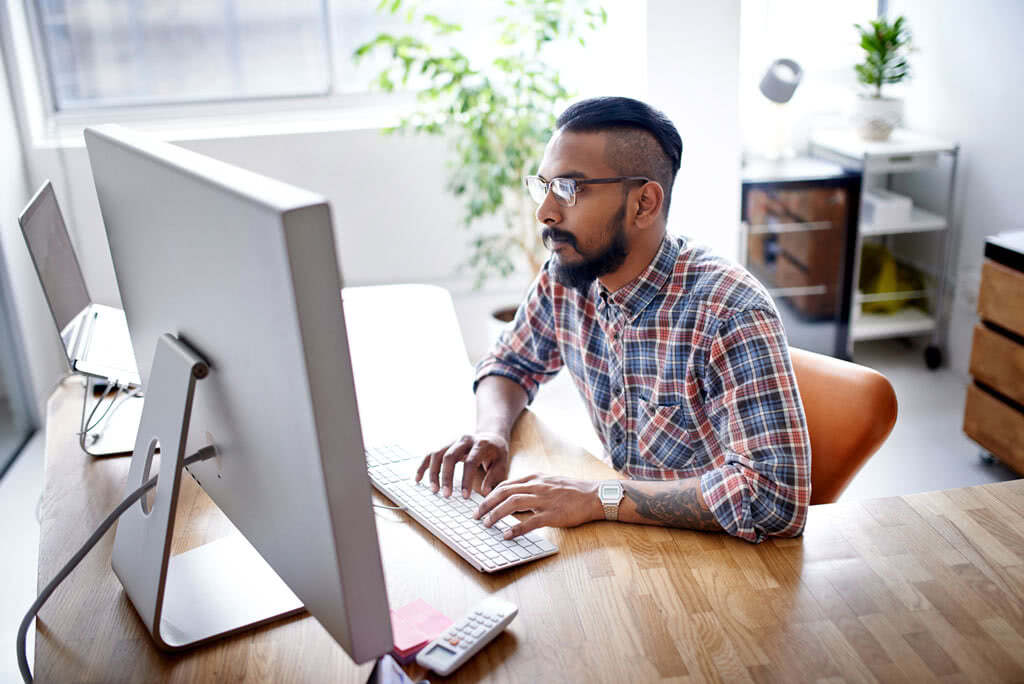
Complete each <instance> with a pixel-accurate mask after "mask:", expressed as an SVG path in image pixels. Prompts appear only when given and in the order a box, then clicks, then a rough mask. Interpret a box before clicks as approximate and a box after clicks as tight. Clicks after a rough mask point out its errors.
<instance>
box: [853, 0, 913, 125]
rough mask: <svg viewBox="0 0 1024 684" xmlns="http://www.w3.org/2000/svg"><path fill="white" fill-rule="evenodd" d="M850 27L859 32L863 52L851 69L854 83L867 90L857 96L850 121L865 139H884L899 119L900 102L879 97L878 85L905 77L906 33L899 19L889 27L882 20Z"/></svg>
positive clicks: (883, 19)
mask: <svg viewBox="0 0 1024 684" xmlns="http://www.w3.org/2000/svg"><path fill="white" fill-rule="evenodd" d="M854 26H855V27H856V29H857V30H858V31H859V32H860V46H861V47H862V48H863V49H864V52H865V57H864V62H863V63H861V64H857V65H856V66H854V69H855V70H856V72H857V80H858V81H860V82H861V83H863V84H864V85H866V86H868V87H869V88H870V89H871V90H870V92H867V93H862V94H861V95H860V97H858V99H857V110H856V113H855V115H854V120H855V122H856V124H857V129H858V132H859V133H860V135H861V137H862V138H864V139H865V140H872V141H884V140H888V139H889V136H890V135H891V134H892V131H893V129H894V128H895V127H896V126H897V125H899V123H900V122H901V121H902V119H903V100H902V98H897V97H882V86H883V85H884V84H886V83H899V82H901V81H903V80H904V79H906V78H907V77H908V76H909V74H910V67H909V65H908V64H907V54H908V53H909V52H910V51H911V49H912V48H911V44H910V31H909V29H908V28H907V22H906V19H905V18H904V17H902V16H900V17H896V19H895V20H894V21H893V22H892V23H891V24H890V23H889V22H888V21H886V19H885V18H884V17H883V18H880V19H876V20H874V21H872V22H870V24H869V25H868V26H867V27H865V26H862V25H860V24H854Z"/></svg>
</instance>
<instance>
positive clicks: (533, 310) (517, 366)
mask: <svg viewBox="0 0 1024 684" xmlns="http://www.w3.org/2000/svg"><path fill="white" fill-rule="evenodd" d="M562 365H563V361H562V355H561V353H560V352H559V349H558V340H557V338H556V335H555V319H554V313H553V307H552V302H551V275H550V274H549V273H548V271H547V269H546V268H544V269H542V270H541V272H540V275H538V276H537V278H536V279H535V280H534V282H533V284H532V285H531V286H530V290H529V293H528V295H527V297H526V298H525V299H524V300H523V303H522V304H521V305H520V306H519V310H518V311H516V316H515V319H514V320H513V321H512V323H511V324H510V325H508V326H506V327H505V329H504V330H503V331H502V333H501V335H500V336H499V337H498V341H497V342H496V343H495V345H494V347H493V348H492V349H491V351H490V353H488V354H487V356H485V357H484V358H483V359H481V360H480V362H479V363H478V364H477V366H476V375H475V377H474V380H473V391H476V388H477V386H478V385H479V384H480V381H481V380H483V379H484V378H485V377H487V376H488V375H501V376H503V377H506V378H509V379H511V380H514V381H515V382H517V383H519V385H520V386H521V387H522V388H523V389H524V390H525V391H526V395H527V398H528V401H529V402H532V401H533V397H534V396H535V395H536V393H537V388H538V387H540V385H541V384H543V383H545V382H547V381H548V380H550V379H551V378H553V377H554V376H555V374H557V373H558V371H559V370H560V369H561V368H562Z"/></svg>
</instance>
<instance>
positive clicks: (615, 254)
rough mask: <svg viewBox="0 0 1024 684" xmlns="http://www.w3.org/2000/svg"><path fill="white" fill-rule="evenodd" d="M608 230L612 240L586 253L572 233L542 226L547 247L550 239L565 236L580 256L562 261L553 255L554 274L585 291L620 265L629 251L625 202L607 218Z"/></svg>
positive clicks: (566, 240)
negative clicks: (580, 258)
mask: <svg viewBox="0 0 1024 684" xmlns="http://www.w3.org/2000/svg"><path fill="white" fill-rule="evenodd" d="M608 227H609V228H610V230H609V232H610V233H611V234H612V239H611V242H609V243H608V246H607V247H605V248H604V249H603V250H601V251H600V252H598V253H597V254H595V255H594V256H591V257H588V256H586V255H584V254H583V253H582V252H580V251H579V248H578V247H577V245H576V238H575V236H573V235H572V234H571V233H567V232H565V231H562V230H559V229H557V228H545V229H544V230H543V232H542V233H541V239H542V240H543V241H544V244H545V245H546V246H547V247H548V248H549V249H550V247H551V245H550V241H551V240H564V241H565V242H566V243H568V244H569V245H571V246H572V248H573V249H575V250H576V251H577V252H578V253H579V254H580V255H581V256H583V261H581V262H580V263H578V264H565V263H562V261H561V259H560V258H559V257H558V255H557V254H556V255H555V258H554V261H553V265H554V275H555V280H557V281H558V282H559V283H561V284H562V285H565V286H566V287H571V288H573V289H575V290H577V291H579V292H586V291H587V290H588V289H590V285H591V283H593V282H594V281H595V280H597V279H598V278H599V277H601V276H603V275H607V274H609V273H612V272H613V271H615V270H616V269H618V268H619V266H622V264H623V262H625V261H626V257H627V256H628V255H629V250H628V249H627V245H626V205H625V203H623V205H622V207H621V208H619V211H618V212H617V213H616V214H615V216H613V217H612V219H611V221H609V222H608Z"/></svg>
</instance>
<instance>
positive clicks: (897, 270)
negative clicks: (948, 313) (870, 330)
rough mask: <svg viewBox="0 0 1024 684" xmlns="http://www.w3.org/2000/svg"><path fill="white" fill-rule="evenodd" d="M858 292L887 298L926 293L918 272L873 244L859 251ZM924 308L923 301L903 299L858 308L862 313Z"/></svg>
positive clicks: (922, 279) (922, 276) (866, 304)
mask: <svg viewBox="0 0 1024 684" xmlns="http://www.w3.org/2000/svg"><path fill="white" fill-rule="evenodd" d="M859 286H860V291H861V292H862V293H864V294H868V295H874V294H890V293H900V292H911V291H921V290H924V289H925V287H926V286H925V282H924V275H923V274H922V273H921V271H919V270H918V269H916V268H914V267H913V266H909V265H907V264H901V263H899V262H898V261H896V259H895V257H893V255H892V252H890V251H889V250H888V249H886V248H885V247H883V246H882V245H876V244H872V243H865V244H864V245H863V248H862V250H861V267H860V283H859ZM910 305H914V306H918V307H920V308H926V300H925V299H924V298H923V297H918V298H914V299H907V298H905V297H900V298H895V299H890V300H884V301H879V302H864V303H863V304H861V307H862V311H863V312H864V313H874V314H878V313H895V312H897V311H900V310H902V309H904V308H906V307H907V306H910Z"/></svg>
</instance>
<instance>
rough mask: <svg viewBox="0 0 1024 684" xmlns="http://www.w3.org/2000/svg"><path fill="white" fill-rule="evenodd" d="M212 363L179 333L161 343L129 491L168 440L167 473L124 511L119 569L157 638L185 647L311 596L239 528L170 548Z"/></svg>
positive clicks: (114, 561) (169, 646) (164, 451)
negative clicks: (195, 411)
mask: <svg viewBox="0 0 1024 684" xmlns="http://www.w3.org/2000/svg"><path fill="white" fill-rule="evenodd" d="M208 373H209V366H208V365H207V364H206V362H205V361H203V360H202V359H201V358H199V356H197V355H196V354H195V353H194V352H193V351H192V350H190V349H189V348H188V347H186V346H185V345H184V344H183V343H181V342H180V341H179V340H178V339H176V338H175V337H173V336H171V335H167V334H165V335H163V336H162V337H161V338H160V339H159V341H158V342H157V349H156V353H155V354H154V357H153V367H152V371H151V373H150V376H149V383H148V386H147V388H146V404H145V407H144V408H143V411H142V421H141V423H140V425H139V434H138V437H137V438H136V441H135V451H134V452H133V454H132V463H131V468H130V470H129V473H128V483H127V485H126V488H125V494H126V495H127V494H130V493H131V492H133V491H135V490H136V489H137V488H138V487H140V486H141V485H142V484H143V483H144V482H145V481H146V480H147V479H149V477H150V472H149V471H150V465H151V464H152V460H153V456H154V453H155V451H156V448H157V445H158V444H159V447H160V454H161V459H160V461H161V462H160V477H159V479H158V480H157V487H156V494H155V498H154V500H153V504H152V507H151V508H148V507H147V504H146V500H147V497H145V496H144V497H143V498H142V499H141V500H140V501H139V503H138V504H136V505H133V506H132V507H131V508H130V509H128V510H127V511H125V513H124V515H122V516H121V519H120V521H119V522H118V526H117V535H116V536H115V538H114V550H113V554H112V557H111V565H113V568H114V573H115V574H116V575H117V577H118V579H119V580H121V584H122V585H123V586H124V589H125V592H126V593H127V594H128V598H129V599H130V600H131V602H132V605H134V606H135V610H136V611H137V612H138V614H139V617H141V618H142V621H143V622H144V623H145V624H146V628H147V629H148V630H149V632H150V634H151V635H152V636H153V640H154V641H155V642H156V644H157V646H159V647H160V648H162V649H164V650H179V649H185V648H189V647H192V646H196V645H198V644H200V643H203V642H206V641H209V640H211V639H216V638H218V637H221V636H226V635H228V634H232V633H234V632H238V631H241V630H244V629H248V628H251V627H255V626H257V625H260V624H263V623H265V622H270V621H272V620H276V619H278V618H282V617H285V616H288V615H293V614H295V613H298V612H301V611H302V610H303V606H302V602H301V601H299V599H298V597H296V596H295V594H294V593H292V591H291V590H290V589H289V588H288V586H287V585H286V584H285V583H284V582H283V581H282V580H281V578H280V577H278V576H277V574H276V573H275V572H274V571H273V570H272V569H271V567H270V566H269V565H268V564H267V563H266V561H264V560H263V558H261V557H260V555H259V553H257V551H256V549H254V548H253V547H252V545H251V544H249V543H248V542H247V541H246V540H245V539H244V538H243V537H241V536H240V535H238V536H232V537H227V538H225V539H219V540H217V541H214V542H211V543H209V544H205V545H203V546H200V547H198V548H195V549H192V550H191V551H187V552H185V553H182V554H179V555H177V556H174V557H173V558H172V557H171V555H170V554H171V539H172V537H173V534H174V517H175V509H176V507H177V502H178V491H179V486H180V481H181V471H182V468H183V463H184V460H185V444H186V441H187V437H188V427H189V419H190V417H191V413H192V397H193V395H194V393H195V384H196V380H200V379H202V378H204V377H206V375H207V374H208Z"/></svg>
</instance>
